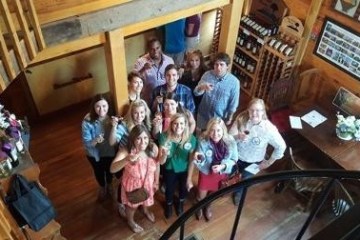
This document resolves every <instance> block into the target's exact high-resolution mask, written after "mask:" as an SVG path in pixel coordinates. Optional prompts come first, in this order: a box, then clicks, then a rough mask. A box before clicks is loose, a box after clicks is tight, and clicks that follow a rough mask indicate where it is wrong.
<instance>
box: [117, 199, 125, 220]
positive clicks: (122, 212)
mask: <svg viewBox="0 0 360 240" xmlns="http://www.w3.org/2000/svg"><path fill="white" fill-rule="evenodd" d="M118 213H119V215H120V217H123V218H126V210H125V205H124V204H122V203H119V204H118Z"/></svg>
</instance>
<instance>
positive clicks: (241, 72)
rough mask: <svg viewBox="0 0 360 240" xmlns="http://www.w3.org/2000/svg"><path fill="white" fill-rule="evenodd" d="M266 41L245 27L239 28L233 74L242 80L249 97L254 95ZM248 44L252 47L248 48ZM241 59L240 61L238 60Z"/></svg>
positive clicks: (243, 87)
mask: <svg viewBox="0 0 360 240" xmlns="http://www.w3.org/2000/svg"><path fill="white" fill-rule="evenodd" d="M240 35H242V36H243V43H242V44H240V41H241V39H240ZM266 39H267V37H262V36H258V35H257V34H255V33H253V32H251V31H249V30H248V29H246V28H245V27H244V26H240V27H239V32H238V39H237V44H236V49H235V54H234V61H233V68H232V73H233V74H234V75H235V76H236V77H238V78H239V79H240V87H241V89H242V90H243V91H244V92H245V93H246V94H248V95H249V96H252V94H253V90H254V83H255V80H256V78H257V72H258V66H259V62H260V61H261V58H260V57H261V54H262V51H263V44H264V43H265V41H266ZM248 42H250V47H248V46H247V44H248ZM254 47H255V48H256V50H255V51H254V50H253V49H254ZM253 51H254V52H253ZM239 58H240V61H239V60H238V59H239ZM248 64H250V65H251V67H250V69H251V70H249V68H248Z"/></svg>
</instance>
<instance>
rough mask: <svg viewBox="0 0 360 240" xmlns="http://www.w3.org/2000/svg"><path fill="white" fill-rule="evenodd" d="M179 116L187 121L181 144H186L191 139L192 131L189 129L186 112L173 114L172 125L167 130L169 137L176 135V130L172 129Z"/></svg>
mask: <svg viewBox="0 0 360 240" xmlns="http://www.w3.org/2000/svg"><path fill="white" fill-rule="evenodd" d="M179 118H183V119H184V121H185V129H184V132H183V133H182V136H181V142H180V144H185V143H186V142H187V141H188V140H189V137H190V131H189V120H188V117H187V116H186V115H185V114H184V113H175V114H174V115H173V116H171V118H170V126H169V128H168V129H167V130H166V132H167V133H168V137H172V136H174V132H173V130H172V124H173V122H175V121H176V120H177V119H179Z"/></svg>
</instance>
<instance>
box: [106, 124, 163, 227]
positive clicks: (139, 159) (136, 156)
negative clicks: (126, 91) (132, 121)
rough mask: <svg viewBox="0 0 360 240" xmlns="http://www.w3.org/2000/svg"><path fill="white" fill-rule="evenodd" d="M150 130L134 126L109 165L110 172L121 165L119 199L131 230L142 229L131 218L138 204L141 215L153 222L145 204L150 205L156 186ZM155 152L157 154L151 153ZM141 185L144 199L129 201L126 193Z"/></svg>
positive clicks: (141, 126)
mask: <svg viewBox="0 0 360 240" xmlns="http://www.w3.org/2000/svg"><path fill="white" fill-rule="evenodd" d="M149 143H150V133H149V131H148V130H147V128H146V127H145V126H144V125H135V126H134V127H133V128H132V130H131V131H130V134H129V140H128V144H127V147H126V148H122V149H119V151H118V153H117V155H116V157H115V159H114V161H113V162H112V164H111V172H118V171H120V170H121V169H123V168H124V173H123V176H122V180H121V201H122V203H123V204H124V205H125V207H126V219H127V222H128V225H129V227H130V228H131V230H132V231H134V232H136V233H137V232H141V231H143V228H142V227H141V226H140V225H138V224H137V223H136V222H135V220H134V214H135V211H136V209H137V208H138V207H139V206H140V205H141V206H143V209H144V214H145V216H146V217H147V218H148V219H149V220H150V221H151V222H155V216H154V214H153V213H152V212H150V210H149V207H150V206H152V205H153V204H154V193H155V192H156V191H157V189H158V188H159V164H158V163H157V161H156V160H155V159H154V158H152V157H151V156H152V155H154V153H151V152H152V151H154V149H151V147H150V146H151V145H150V144H149ZM155 155H157V153H155ZM140 187H144V188H145V189H146V191H147V192H148V195H149V197H148V199H146V200H145V201H143V202H140V203H137V204H134V203H131V202H130V201H129V200H128V198H127V196H126V192H131V191H133V190H135V189H137V188H140Z"/></svg>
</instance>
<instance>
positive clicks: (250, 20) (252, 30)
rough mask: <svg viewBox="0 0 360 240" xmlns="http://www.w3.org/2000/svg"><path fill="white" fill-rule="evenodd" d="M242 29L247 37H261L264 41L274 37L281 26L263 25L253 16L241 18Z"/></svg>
mask: <svg viewBox="0 0 360 240" xmlns="http://www.w3.org/2000/svg"><path fill="white" fill-rule="evenodd" d="M240 29H241V30H242V31H244V30H246V31H247V32H245V33H246V34H247V35H253V36H254V37H256V38H257V37H260V38H262V39H264V38H266V37H268V36H273V35H276V34H277V33H278V30H279V26H278V25H277V24H269V23H261V22H260V21H259V20H258V19H255V18H254V17H252V16H251V15H245V16H242V17H241V20H240Z"/></svg>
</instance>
